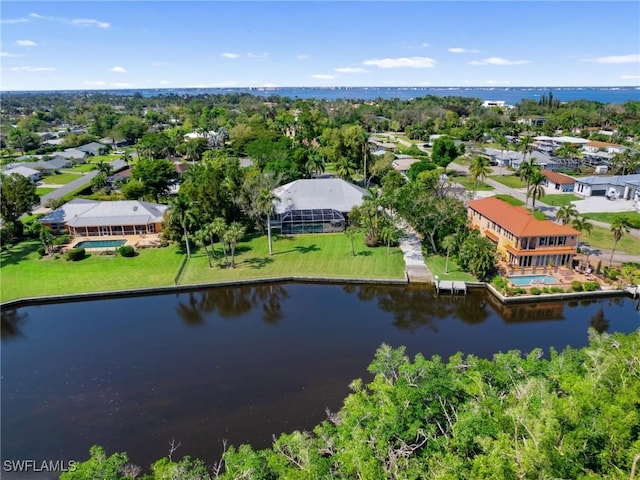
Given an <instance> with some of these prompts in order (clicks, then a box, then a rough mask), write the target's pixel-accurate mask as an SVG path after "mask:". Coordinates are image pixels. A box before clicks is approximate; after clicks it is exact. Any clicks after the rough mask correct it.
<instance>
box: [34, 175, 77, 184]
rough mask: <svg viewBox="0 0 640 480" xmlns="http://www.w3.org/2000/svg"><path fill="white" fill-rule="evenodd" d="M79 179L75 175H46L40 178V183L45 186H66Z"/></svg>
mask: <svg viewBox="0 0 640 480" xmlns="http://www.w3.org/2000/svg"><path fill="white" fill-rule="evenodd" d="M79 178H80V175H79V174H76V173H59V174H58V175H47V176H46V177H43V178H42V183H44V184H45V185H66V184H67V183H70V182H73V181H74V180H77V179H79Z"/></svg>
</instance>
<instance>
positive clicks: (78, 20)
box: [71, 18, 111, 29]
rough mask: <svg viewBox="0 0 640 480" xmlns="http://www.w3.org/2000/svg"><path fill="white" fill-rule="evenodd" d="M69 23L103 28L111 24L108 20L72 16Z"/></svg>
mask: <svg viewBox="0 0 640 480" xmlns="http://www.w3.org/2000/svg"><path fill="white" fill-rule="evenodd" d="M71 24H72V25H75V26H77V27H98V28H103V29H104V28H109V27H110V26H111V24H110V23H109V22H101V21H100V20H95V19H93V18H74V19H73V20H71Z"/></svg>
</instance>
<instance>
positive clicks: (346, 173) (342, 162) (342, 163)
mask: <svg viewBox="0 0 640 480" xmlns="http://www.w3.org/2000/svg"><path fill="white" fill-rule="evenodd" d="M355 169H356V166H355V165H354V163H353V162H352V161H351V160H349V158H347V157H340V159H339V160H338V161H337V162H336V173H337V174H338V176H339V177H340V178H343V179H347V178H350V177H351V175H353V172H354V171H355Z"/></svg>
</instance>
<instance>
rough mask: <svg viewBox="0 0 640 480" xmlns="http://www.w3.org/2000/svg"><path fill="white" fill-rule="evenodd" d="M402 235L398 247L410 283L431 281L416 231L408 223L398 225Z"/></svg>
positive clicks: (429, 271)
mask: <svg viewBox="0 0 640 480" xmlns="http://www.w3.org/2000/svg"><path fill="white" fill-rule="evenodd" d="M400 228H401V230H402V231H403V232H404V236H403V237H402V238H401V239H400V243H399V247H400V250H402V255H403V258H404V264H405V271H406V272H407V277H408V278H409V282H410V283H433V274H432V273H431V270H429V267H427V265H426V264H425V263H424V257H423V256H422V241H421V240H420V237H419V236H418V234H417V233H416V231H415V230H414V229H413V228H411V227H410V226H408V225H402V226H400Z"/></svg>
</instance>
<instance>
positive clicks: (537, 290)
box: [529, 287, 542, 295]
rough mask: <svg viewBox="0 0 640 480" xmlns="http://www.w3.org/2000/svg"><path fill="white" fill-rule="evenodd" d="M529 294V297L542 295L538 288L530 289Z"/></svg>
mask: <svg viewBox="0 0 640 480" xmlns="http://www.w3.org/2000/svg"><path fill="white" fill-rule="evenodd" d="M529 293H531V295H540V294H541V293H542V290H540V289H539V288H538V287H532V288H531V290H530V291H529Z"/></svg>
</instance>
